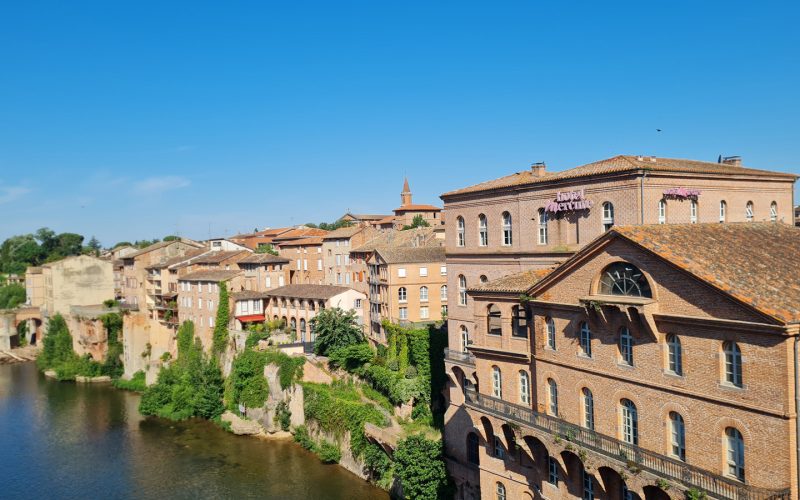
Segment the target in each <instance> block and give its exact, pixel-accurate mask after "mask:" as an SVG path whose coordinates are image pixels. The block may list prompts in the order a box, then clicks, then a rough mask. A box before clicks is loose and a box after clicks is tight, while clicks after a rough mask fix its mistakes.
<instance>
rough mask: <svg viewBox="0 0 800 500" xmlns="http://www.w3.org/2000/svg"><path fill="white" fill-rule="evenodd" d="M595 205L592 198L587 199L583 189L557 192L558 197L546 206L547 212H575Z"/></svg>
mask: <svg viewBox="0 0 800 500" xmlns="http://www.w3.org/2000/svg"><path fill="white" fill-rule="evenodd" d="M592 205H594V202H593V201H592V200H587V199H586V195H585V194H584V192H583V189H581V190H580V191H567V192H564V193H562V192H561V191H559V192H558V193H556V199H555V200H554V201H550V202H548V203H547V205H546V206H545V207H544V209H545V211H547V212H553V213H558V212H575V211H578V210H589V209H590V208H592Z"/></svg>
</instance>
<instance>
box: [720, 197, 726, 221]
mask: <svg viewBox="0 0 800 500" xmlns="http://www.w3.org/2000/svg"><path fill="white" fill-rule="evenodd" d="M727 218H728V204H727V203H725V200H722V201H720V202H719V221H720V222H725V221H726V220H727Z"/></svg>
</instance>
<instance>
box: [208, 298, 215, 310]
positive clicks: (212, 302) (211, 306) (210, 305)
mask: <svg viewBox="0 0 800 500" xmlns="http://www.w3.org/2000/svg"><path fill="white" fill-rule="evenodd" d="M208 310H209V311H213V310H214V301H213V300H209V301H208Z"/></svg>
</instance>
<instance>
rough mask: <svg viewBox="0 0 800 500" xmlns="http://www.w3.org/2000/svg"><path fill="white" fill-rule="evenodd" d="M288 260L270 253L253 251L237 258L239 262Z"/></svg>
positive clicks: (278, 261) (286, 262)
mask: <svg viewBox="0 0 800 500" xmlns="http://www.w3.org/2000/svg"><path fill="white" fill-rule="evenodd" d="M289 262H290V261H289V259H287V258H285V257H281V256H279V255H272V254H271V253H254V254H251V255H248V256H247V257H245V258H243V259H239V263H240V264H288V263H289Z"/></svg>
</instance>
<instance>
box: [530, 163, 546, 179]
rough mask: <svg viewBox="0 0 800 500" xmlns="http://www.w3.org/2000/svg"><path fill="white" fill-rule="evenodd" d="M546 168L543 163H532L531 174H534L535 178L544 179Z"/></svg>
mask: <svg viewBox="0 0 800 500" xmlns="http://www.w3.org/2000/svg"><path fill="white" fill-rule="evenodd" d="M545 168H546V165H545V164H544V162H543V161H540V162H536V163H532V164H531V174H533V176H534V177H543V176H544V170H545Z"/></svg>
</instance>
